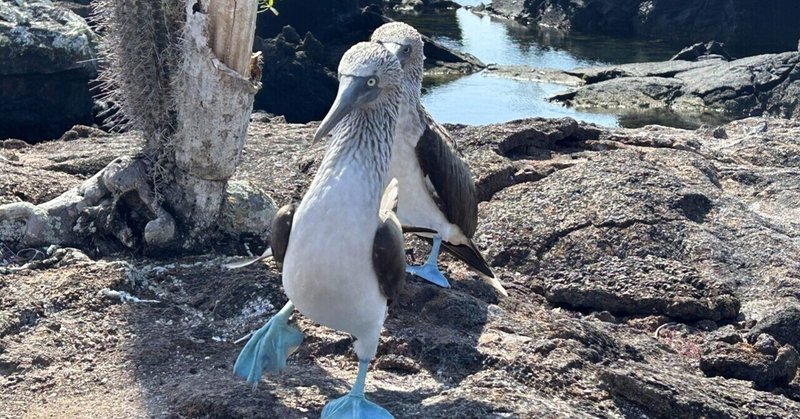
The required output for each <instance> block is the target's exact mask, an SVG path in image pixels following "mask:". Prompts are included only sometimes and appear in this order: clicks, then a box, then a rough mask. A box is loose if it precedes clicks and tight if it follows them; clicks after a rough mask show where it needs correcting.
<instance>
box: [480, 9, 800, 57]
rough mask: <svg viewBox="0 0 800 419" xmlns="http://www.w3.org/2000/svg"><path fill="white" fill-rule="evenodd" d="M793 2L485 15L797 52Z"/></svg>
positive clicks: (798, 12)
mask: <svg viewBox="0 0 800 419" xmlns="http://www.w3.org/2000/svg"><path fill="white" fill-rule="evenodd" d="M796 6H797V5H796V3H795V2H793V1H792V0H776V1H770V2H766V3H765V2H762V1H758V0H708V1H703V2H699V1H695V0H528V1H514V0H494V1H492V3H491V5H490V6H489V7H487V10H489V11H491V12H492V13H494V14H496V15H499V16H502V17H506V18H510V19H515V20H518V21H520V22H522V23H525V24H528V25H539V26H544V27H549V28H559V29H564V30H575V31H580V32H584V33H587V32H588V33H603V34H611V35H622V36H645V37H654V38H660V39H669V40H672V41H675V42H684V43H694V42H706V41H709V40H712V39H716V40H719V41H722V42H725V43H726V44H728V45H731V46H735V47H753V46H761V45H763V46H773V45H780V46H781V48H783V49H787V48H790V47H791V46H793V44H794V42H795V40H796V39H797V37H798V35H800V27H798V26H797V25H796V24H795V22H797V21H798V20H800V9H798V8H797V7H796Z"/></svg>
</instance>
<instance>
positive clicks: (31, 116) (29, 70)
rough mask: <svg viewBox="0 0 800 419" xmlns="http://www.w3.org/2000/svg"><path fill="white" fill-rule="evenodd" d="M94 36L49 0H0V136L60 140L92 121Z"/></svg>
mask: <svg viewBox="0 0 800 419" xmlns="http://www.w3.org/2000/svg"><path fill="white" fill-rule="evenodd" d="M94 41H95V36H94V34H93V33H92V31H91V30H90V29H89V27H88V26H87V24H86V22H85V21H84V20H83V18H81V17H80V16H78V15H76V14H75V13H73V12H71V11H69V10H66V9H63V8H60V7H57V6H55V5H53V4H52V3H51V2H49V1H38V0H32V1H28V2H11V1H4V2H0V62H3V63H4V64H5V65H3V66H1V67H0V97H3V101H2V102H1V103H0V139H3V138H8V137H16V138H21V139H24V140H28V141H38V140H44V139H53V138H58V137H60V136H61V134H63V133H64V131H66V130H67V129H69V128H70V127H71V126H73V125H75V124H76V123H82V124H91V122H92V95H91V93H90V92H89V80H90V79H92V78H93V77H95V76H96V74H97V73H96V70H97V63H96V60H95V59H96V55H95V50H94Z"/></svg>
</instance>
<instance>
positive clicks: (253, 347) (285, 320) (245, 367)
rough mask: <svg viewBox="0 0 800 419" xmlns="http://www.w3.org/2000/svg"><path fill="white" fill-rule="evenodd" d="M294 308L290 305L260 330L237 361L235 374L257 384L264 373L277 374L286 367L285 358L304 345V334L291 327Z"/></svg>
mask: <svg viewBox="0 0 800 419" xmlns="http://www.w3.org/2000/svg"><path fill="white" fill-rule="evenodd" d="M293 310H294V305H293V304H292V303H291V302H289V303H287V304H286V305H285V306H284V307H283V308H282V309H281V311H279V312H278V314H276V315H275V316H273V317H272V318H271V319H269V321H268V322H267V324H265V325H264V326H262V327H261V328H260V329H258V330H257V331H256V332H255V333H254V334H253V336H251V337H250V340H248V341H247V344H246V345H245V346H244V349H242V352H240V353H239V357H238V358H236V364H235V365H234V366H233V372H234V373H235V374H236V375H238V376H239V377H242V378H244V379H246V380H247V382H248V383H251V384H257V383H258V381H259V380H260V379H261V374H263V372H264V370H267V371H270V372H278V371H280V370H282V369H283V368H285V367H286V358H288V357H289V355H291V354H292V352H294V350H295V349H297V347H298V346H300V343H302V342H303V333H302V332H300V331H299V330H297V329H296V328H294V327H292V326H289V316H291V314H292V311H293Z"/></svg>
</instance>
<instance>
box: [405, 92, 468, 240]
mask: <svg viewBox="0 0 800 419" xmlns="http://www.w3.org/2000/svg"><path fill="white" fill-rule="evenodd" d="M419 114H420V120H421V121H422V122H423V123H424V124H425V131H424V132H423V134H422V137H421V138H420V139H419V142H418V143H417V147H416V154H417V160H418V161H419V165H420V167H421V168H422V172H423V173H424V174H425V177H426V180H427V182H426V183H427V185H428V189H429V192H430V193H431V196H433V197H434V200H435V201H436V204H437V205H438V206H439V209H441V211H442V213H443V214H444V215H445V217H447V220H448V221H450V222H451V223H453V224H455V225H457V226H458V227H459V228H461V231H462V232H463V233H464V235H466V236H467V237H472V236H473V235H474V234H475V229H476V228H477V226H478V193H477V190H476V188H475V181H474V180H473V179H472V173H470V170H469V166H467V164H466V163H465V162H464V161H463V160H462V159H461V154H460V153H459V152H458V149H457V147H456V143H455V141H454V140H453V138H452V137H451V136H450V134H448V132H447V130H446V129H445V128H444V127H442V126H441V125H439V124H438V123H436V121H434V120H433V117H431V116H430V115H429V114H428V112H426V111H425V109H424V108H423V107H422V106H420V107H419Z"/></svg>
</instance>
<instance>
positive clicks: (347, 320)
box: [234, 42, 405, 419]
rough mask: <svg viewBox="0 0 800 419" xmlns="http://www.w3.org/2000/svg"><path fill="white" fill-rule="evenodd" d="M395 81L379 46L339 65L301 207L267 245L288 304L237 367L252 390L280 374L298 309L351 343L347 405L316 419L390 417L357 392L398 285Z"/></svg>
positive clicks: (393, 62)
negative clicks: (264, 377) (353, 365)
mask: <svg viewBox="0 0 800 419" xmlns="http://www.w3.org/2000/svg"><path fill="white" fill-rule="evenodd" d="M402 77H403V72H402V68H401V67H400V63H399V62H398V60H397V58H396V57H395V56H394V55H393V54H392V53H390V52H389V51H388V50H386V49H385V48H383V47H382V46H380V45H379V44H376V43H370V42H362V43H359V44H356V45H355V46H353V47H352V48H350V49H349V50H348V51H347V52H346V53H345V54H344V56H343V57H342V60H341V62H340V64H339V91H338V93H337V96H336V100H335V101H334V103H333V105H332V107H331V109H330V111H329V112H328V114H327V116H325V119H324V120H323V121H322V123H321V124H320V126H319V128H318V129H317V132H316V133H315V135H314V139H315V141H316V140H318V139H320V138H322V137H325V136H327V134H328V133H330V134H332V137H333V138H332V139H331V140H330V143H329V145H328V148H327V150H326V152H325V157H324V158H323V160H322V163H321V165H320V167H319V169H318V171H317V174H316V176H315V177H314V180H313V181H312V183H311V186H310V187H309V189H308V191H307V192H306V194H305V196H304V197H303V199H302V201H301V202H300V205H298V206H297V208H296V209H295V210H294V211H293V215H292V214H288V215H287V216H286V217H285V218H284V220H283V223H284V224H283V231H284V233H277V234H283V237H282V238H279V239H278V240H277V241H275V240H274V239H273V243H272V247H273V253H274V255H275V256H276V258H279V257H282V259H283V287H284V290H285V292H286V295H287V296H288V297H289V301H290V302H289V303H287V304H286V306H284V307H283V309H281V310H280V312H279V313H278V314H276V315H275V316H274V317H273V318H272V319H270V321H269V322H268V323H267V324H266V325H264V327H262V328H261V329H259V330H258V331H256V333H255V334H254V335H253V336H252V337H251V338H250V341H249V342H248V343H247V344H246V345H245V347H244V349H243V350H242V352H241V353H240V354H239V357H238V359H237V360H236V365H235V366H234V372H235V373H236V374H237V375H239V376H241V377H244V378H246V379H247V380H248V381H249V382H252V383H257V382H258V380H259V379H260V377H261V373H262V370H263V369H267V370H279V369H281V368H282V367H284V366H285V364H286V358H287V357H288V356H289V354H290V353H291V351H293V350H294V348H295V347H297V346H298V345H299V344H300V342H301V340H302V334H301V332H300V331H299V330H297V329H295V328H293V327H291V326H289V324H288V319H289V316H290V315H291V313H292V311H293V310H294V308H295V307H296V308H297V310H298V311H299V312H300V313H301V314H303V315H304V316H307V317H309V318H310V319H312V320H313V321H314V322H316V323H319V324H321V325H323V326H327V327H330V328H333V329H336V330H340V331H343V332H347V333H350V334H351V335H353V336H355V338H356V341H355V344H354V347H355V352H356V354H357V355H358V359H359V367H358V376H357V378H356V381H355V383H354V384H353V387H352V389H351V391H350V393H349V394H348V395H346V396H344V397H341V398H339V399H336V400H333V401H331V402H329V403H328V404H327V405H326V406H325V408H324V409H323V411H322V417H323V418H348V419H352V418H390V417H392V416H391V414H389V412H387V411H386V410H385V409H383V408H382V407H380V406H378V405H377V404H375V403H372V402H370V401H368V400H366V399H365V398H364V384H365V380H366V375H367V367H368V365H369V362H370V361H371V360H372V358H374V356H375V353H376V351H377V348H378V338H379V336H380V331H381V328H382V327H383V322H384V319H385V318H386V314H387V308H388V302H390V301H396V300H397V297H398V295H399V292H400V288H401V287H402V285H403V281H404V280H405V269H404V266H405V252H404V249H403V236H402V231H401V225H400V222H399V220H398V219H397V218H396V216H395V215H394V213H393V211H392V208H393V204H394V203H396V201H397V182H396V181H393V182H391V183H389V187H388V188H386V189H385V192H384V185H386V184H387V179H388V173H389V162H390V160H391V152H392V135H393V133H394V127H395V124H396V120H397V114H398V107H399V102H400V97H401V83H402ZM273 231H274V230H273ZM284 243H285V251H283V250H281V249H283V248H284V245H283V244H284Z"/></svg>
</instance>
